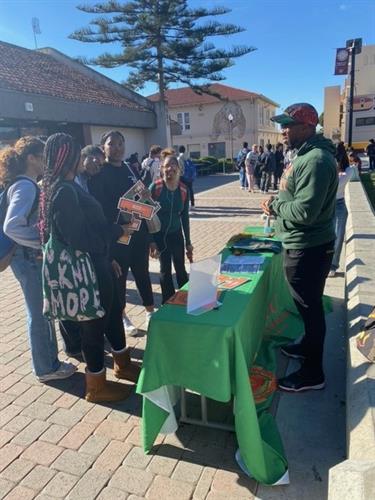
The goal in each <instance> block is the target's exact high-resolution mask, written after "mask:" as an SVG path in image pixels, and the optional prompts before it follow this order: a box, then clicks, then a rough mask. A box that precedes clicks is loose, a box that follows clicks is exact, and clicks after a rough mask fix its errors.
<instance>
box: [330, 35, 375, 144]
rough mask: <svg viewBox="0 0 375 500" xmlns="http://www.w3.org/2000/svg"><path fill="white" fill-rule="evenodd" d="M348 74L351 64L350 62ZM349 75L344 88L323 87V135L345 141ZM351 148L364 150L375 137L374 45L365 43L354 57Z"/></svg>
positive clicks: (346, 135) (347, 121) (347, 124)
mask: <svg viewBox="0 0 375 500" xmlns="http://www.w3.org/2000/svg"><path fill="white" fill-rule="evenodd" d="M349 73H350V65H349ZM349 93H350V75H348V76H347V78H346V79H345V83H344V88H343V89H341V87H340V86H334V87H326V88H325V89H324V135H325V136H326V137H329V138H331V139H333V140H342V141H344V142H345V143H347V142H348V128H349ZM352 138H353V139H352V143H353V147H354V148H356V149H364V148H365V147H366V145H367V144H368V141H369V139H371V138H375V45H365V46H363V47H362V52H361V53H360V54H358V55H356V58H355V88H354V105H353V136H352Z"/></svg>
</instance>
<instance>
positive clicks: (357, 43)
mask: <svg viewBox="0 0 375 500" xmlns="http://www.w3.org/2000/svg"><path fill="white" fill-rule="evenodd" d="M346 48H347V49H348V50H349V53H350V94H349V126H348V147H349V148H351V147H352V139H353V102H354V85H355V83H354V79H355V56H356V55H357V54H360V53H361V50H362V38H355V39H353V40H347V42H346Z"/></svg>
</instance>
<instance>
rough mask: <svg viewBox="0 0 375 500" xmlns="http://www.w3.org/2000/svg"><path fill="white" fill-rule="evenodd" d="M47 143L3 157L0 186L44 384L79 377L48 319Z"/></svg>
mask: <svg viewBox="0 0 375 500" xmlns="http://www.w3.org/2000/svg"><path fill="white" fill-rule="evenodd" d="M43 148H44V143H43V142H42V141H41V140H39V139H37V138H36V137H22V138H21V139H19V140H18V141H17V142H16V143H15V145H14V146H13V147H12V146H11V147H7V148H5V149H3V150H2V151H1V153H0V185H1V186H2V187H3V188H4V189H5V192H4V194H3V196H4V198H3V199H4V201H5V204H6V206H5V207H4V209H5V218H4V222H3V230H4V233H5V234H6V235H7V236H8V238H10V239H11V240H13V241H14V242H15V243H16V244H17V245H16V247H15V252H14V254H13V257H12V260H11V262H10V267H11V269H12V271H13V274H14V275H15V277H16V279H17V281H18V282H19V284H20V286H21V288H22V292H23V295H24V299H25V305H26V311H27V317H28V339H29V345H30V351H31V361H32V366H33V372H34V374H35V375H36V377H37V378H38V380H39V381H40V382H47V381H49V380H55V379H62V378H67V377H70V376H71V375H73V373H74V372H75V366H74V365H72V364H71V363H64V362H60V361H59V359H58V357H57V342H56V334H55V329H54V325H53V323H52V322H49V321H47V319H46V318H45V317H44V316H43V289H42V258H41V251H40V239H39V231H38V227H37V219H38V197H39V188H38V186H37V184H36V181H37V179H38V177H40V176H41V174H42V172H43V164H42V158H43Z"/></svg>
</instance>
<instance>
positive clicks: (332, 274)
mask: <svg viewBox="0 0 375 500" xmlns="http://www.w3.org/2000/svg"><path fill="white" fill-rule="evenodd" d="M335 276H336V271H335V269H331V270H330V272H329V273H328V278H334V277H335Z"/></svg>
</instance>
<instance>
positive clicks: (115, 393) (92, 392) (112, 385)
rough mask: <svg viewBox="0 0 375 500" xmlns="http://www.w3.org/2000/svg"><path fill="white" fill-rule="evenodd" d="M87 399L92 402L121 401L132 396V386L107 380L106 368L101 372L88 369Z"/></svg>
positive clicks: (86, 375)
mask: <svg viewBox="0 0 375 500" xmlns="http://www.w3.org/2000/svg"><path fill="white" fill-rule="evenodd" d="M85 377H86V396H85V399H86V401H90V403H105V402H108V401H121V400H123V399H126V398H128V397H129V396H130V394H131V392H132V387H131V386H129V385H125V384H119V383H118V382H111V381H109V380H106V372H105V368H103V370H102V371H101V372H98V373H91V372H89V371H88V370H86V373H85Z"/></svg>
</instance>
